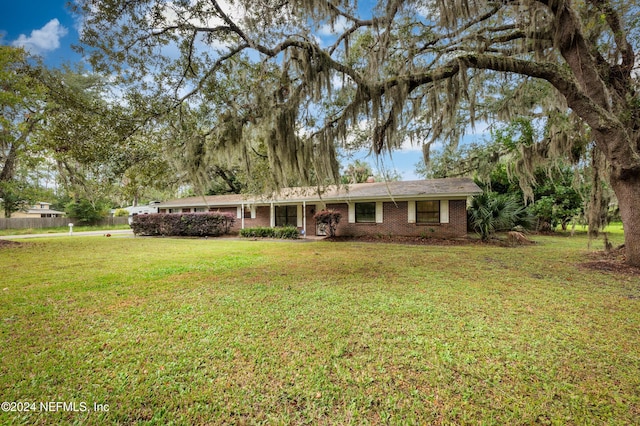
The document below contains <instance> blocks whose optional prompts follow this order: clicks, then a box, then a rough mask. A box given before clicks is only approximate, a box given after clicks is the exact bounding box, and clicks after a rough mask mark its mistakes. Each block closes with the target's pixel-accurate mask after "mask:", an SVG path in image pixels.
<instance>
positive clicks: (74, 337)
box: [0, 237, 640, 425]
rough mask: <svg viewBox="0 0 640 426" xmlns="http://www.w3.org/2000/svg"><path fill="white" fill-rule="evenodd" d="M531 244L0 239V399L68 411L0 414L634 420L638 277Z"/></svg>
mask: <svg viewBox="0 0 640 426" xmlns="http://www.w3.org/2000/svg"><path fill="white" fill-rule="evenodd" d="M534 239H535V240H536V241H537V242H538V243H537V244H536V245H534V246H527V247H519V248H504V247H493V246H482V245H470V246H446V247H442V246H415V245H398V244H371V243H353V242H345V243H327V242H316V243H302V242H272V241H266V242H263V241H257V242H256V241H235V240H212V239H209V240H201V239H168V238H165V239H162V238H159V239H151V238H100V237H93V238H62V239H60V238H59V239H47V240H39V241H30V242H27V243H22V244H20V245H18V246H6V247H3V248H2V249H0V269H1V270H2V271H3V272H2V276H1V277H2V278H1V283H2V284H0V288H1V292H0V351H1V354H2V357H1V360H0V373H1V374H0V395H2V401H16V402H34V403H37V404H39V403H40V402H50V401H59V402H73V403H75V404H76V405H75V408H76V409H77V410H78V411H69V409H70V408H72V406H66V407H62V409H60V408H58V410H57V411H56V412H51V411H49V412H45V411H43V410H42V408H41V407H40V406H39V405H38V406H36V407H35V408H36V411H35V412H0V424H56V423H59V424H66V423H71V422H77V423H82V424H94V425H100V424H169V423H174V424H452V423H454V424H479V423H481V424H496V425H503V424H532V423H540V424H637V423H639V422H640V374H639V373H640V332H639V324H640V309H639V308H640V278H639V277H638V276H637V275H621V274H614V273H607V272H606V271H594V270H591V269H588V268H584V267H581V266H578V265H579V264H580V263H582V262H584V260H585V259H584V256H585V253H586V252H587V249H586V247H587V240H586V238H584V237H573V238H569V237H535V238H534ZM81 403H84V404H85V405H82V404H81ZM94 403H97V404H108V411H104V410H103V411H98V412H94V411H93V408H94ZM85 407H86V410H87V411H84V410H83V408H85Z"/></svg>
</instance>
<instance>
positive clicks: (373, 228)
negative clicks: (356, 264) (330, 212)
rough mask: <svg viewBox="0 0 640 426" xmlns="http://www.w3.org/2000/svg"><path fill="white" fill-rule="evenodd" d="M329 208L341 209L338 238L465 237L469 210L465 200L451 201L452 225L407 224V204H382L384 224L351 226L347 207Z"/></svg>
mask: <svg viewBox="0 0 640 426" xmlns="http://www.w3.org/2000/svg"><path fill="white" fill-rule="evenodd" d="M327 208H328V209H334V210H338V211H339V212H340V213H342V219H341V220H340V224H339V225H338V228H337V229H336V235H337V236H363V235H380V236H387V235H402V236H417V237H419V236H423V237H436V238H455V237H463V236H465V235H466V234H467V209H466V201H465V200H450V201H449V223H441V224H433V225H426V224H416V223H408V202H407V201H398V202H396V203H393V202H385V203H383V223H349V208H348V206H347V204H328V205H327Z"/></svg>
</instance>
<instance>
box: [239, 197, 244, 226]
mask: <svg viewBox="0 0 640 426" xmlns="http://www.w3.org/2000/svg"><path fill="white" fill-rule="evenodd" d="M240 210H242V213H241V215H242V216H240V217H241V219H240V223H241V225H240V229H244V201H243V202H242V203H240Z"/></svg>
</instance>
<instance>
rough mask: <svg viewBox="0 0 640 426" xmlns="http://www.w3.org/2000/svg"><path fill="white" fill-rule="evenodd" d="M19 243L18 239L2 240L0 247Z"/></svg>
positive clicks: (13, 245) (14, 245)
mask: <svg viewBox="0 0 640 426" xmlns="http://www.w3.org/2000/svg"><path fill="white" fill-rule="evenodd" d="M19 245H20V243H19V242H17V241H9V240H0V249H3V248H7V247H16V246H19Z"/></svg>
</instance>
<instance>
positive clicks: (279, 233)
mask: <svg viewBox="0 0 640 426" xmlns="http://www.w3.org/2000/svg"><path fill="white" fill-rule="evenodd" d="M240 236H241V237H245V238H282V239H290V240H295V239H297V238H298V237H299V236H300V231H298V228H296V227H295V226H283V227H277V228H268V227H266V226H256V227H254V228H244V229H241V230H240Z"/></svg>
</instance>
